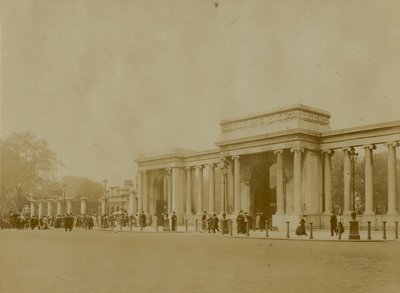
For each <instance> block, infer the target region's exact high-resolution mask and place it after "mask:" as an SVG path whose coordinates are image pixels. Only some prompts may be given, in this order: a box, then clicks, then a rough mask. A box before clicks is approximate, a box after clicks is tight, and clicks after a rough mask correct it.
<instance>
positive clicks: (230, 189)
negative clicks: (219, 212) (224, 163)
mask: <svg viewBox="0 0 400 293" xmlns="http://www.w3.org/2000/svg"><path fill="white" fill-rule="evenodd" d="M227 173H228V174H227V176H226V177H227V178H226V181H227V182H226V186H227V190H226V211H227V212H228V211H229V212H233V211H234V195H233V193H234V189H235V188H234V182H233V181H234V180H233V177H234V176H233V163H232V162H231V161H230V163H229V164H228V169H227ZM228 206H229V208H228Z"/></svg>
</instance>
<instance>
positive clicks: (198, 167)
mask: <svg viewBox="0 0 400 293" xmlns="http://www.w3.org/2000/svg"><path fill="white" fill-rule="evenodd" d="M194 168H195V169H200V170H201V169H203V168H204V166H203V165H197V166H195V167H194Z"/></svg>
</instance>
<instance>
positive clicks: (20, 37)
mask: <svg viewBox="0 0 400 293" xmlns="http://www.w3.org/2000/svg"><path fill="white" fill-rule="evenodd" d="M0 2H1V4H0V11H1V14H0V16H1V84H0V85H1V125H0V126H1V134H2V135H6V134H9V133H11V132H20V131H25V130H30V131H32V132H33V133H34V134H35V135H37V136H38V137H40V138H43V139H46V140H47V141H48V142H49V144H50V147H51V148H52V149H53V150H54V151H55V152H57V153H58V155H59V157H60V159H61V160H62V161H63V163H64V165H65V167H64V168H63V169H62V170H60V174H59V175H60V176H63V175H75V176H85V177H90V178H92V179H95V180H102V179H104V178H108V179H109V180H110V181H111V184H112V185H119V184H122V182H123V180H124V179H134V177H135V172H136V166H135V163H134V161H133V160H134V158H135V157H137V155H138V154H141V153H146V152H153V151H158V150H163V149H166V148H172V147H180V148H188V149H194V150H203V149H209V148H215V145H214V142H216V141H217V140H218V137H219V122H220V120H222V119H227V118H233V117H236V116H241V115H246V114H251V113H253V112H260V111H268V110H271V109H275V108H279V107H283V106H288V105H291V104H295V103H303V104H306V105H309V106H313V107H317V108H321V109H324V110H327V111H329V112H331V114H332V118H331V128H332V129H338V128H347V127H352V126H357V125H363V124H370V123H376V122H385V121H392V120H399V119H400V118H399V114H398V113H399V111H400V53H399V52H400V1H367V0H362V1H321V0H318V1H297V0H296V1H266V0H262V1H233V0H229V1H228V0H226V1H220V0H214V1H209V0H198V1H188V0H182V1H174V0H171V1H165V0H158V1H149V0H137V1H123V0H120V1H116V0H115V1H101V0H96V1H78V0H75V1H61V0H60V1H28V0H23V1H17V0H3V1H0ZM215 3H218V5H216V4H215Z"/></svg>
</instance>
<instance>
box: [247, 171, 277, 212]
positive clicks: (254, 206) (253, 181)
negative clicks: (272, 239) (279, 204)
mask: <svg viewBox="0 0 400 293" xmlns="http://www.w3.org/2000/svg"><path fill="white" fill-rule="evenodd" d="M271 169H273V166H272V167H271V166H268V165H267V164H265V165H259V166H257V167H255V168H254V169H253V170H252V172H251V175H250V214H252V215H256V214H257V213H261V212H262V213H264V215H265V218H266V219H269V218H271V217H272V215H273V214H275V212H276V187H275V184H274V185H273V184H271V183H273V182H271V180H270V178H271ZM272 185H273V186H272Z"/></svg>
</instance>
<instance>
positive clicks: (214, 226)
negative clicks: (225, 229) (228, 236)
mask: <svg viewBox="0 0 400 293" xmlns="http://www.w3.org/2000/svg"><path fill="white" fill-rule="evenodd" d="M212 221H213V223H212V229H213V233H215V230H217V231H218V232H219V228H218V223H219V219H218V217H217V215H216V214H214V215H213V218H212Z"/></svg>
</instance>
